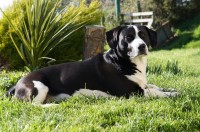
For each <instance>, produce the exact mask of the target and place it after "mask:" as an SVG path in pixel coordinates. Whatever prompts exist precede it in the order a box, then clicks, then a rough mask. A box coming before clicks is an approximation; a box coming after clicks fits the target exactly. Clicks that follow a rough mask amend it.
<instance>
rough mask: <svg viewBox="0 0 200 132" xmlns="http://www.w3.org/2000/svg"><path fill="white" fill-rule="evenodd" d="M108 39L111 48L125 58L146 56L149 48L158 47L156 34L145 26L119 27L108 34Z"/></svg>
mask: <svg viewBox="0 0 200 132" xmlns="http://www.w3.org/2000/svg"><path fill="white" fill-rule="evenodd" d="M106 39H107V42H108V45H109V46H110V48H111V49H114V50H116V52H117V54H118V55H119V56H121V57H123V58H134V57H136V56H145V55H147V54H148V47H149V46H151V47H152V48H155V47H156V45H157V34H156V32H155V31H153V30H151V29H149V28H147V27H145V26H136V25H129V26H119V27H116V28H114V29H112V30H110V31H108V32H106Z"/></svg>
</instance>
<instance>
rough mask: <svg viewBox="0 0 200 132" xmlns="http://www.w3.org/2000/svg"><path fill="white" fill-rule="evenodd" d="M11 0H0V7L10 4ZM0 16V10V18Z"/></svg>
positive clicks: (3, 7) (0, 14)
mask: <svg viewBox="0 0 200 132" xmlns="http://www.w3.org/2000/svg"><path fill="white" fill-rule="evenodd" d="M12 2H13V0H0V8H1V9H3V10H4V9H5V8H6V7H7V6H9V5H11V4H12ZM1 17H2V12H1V11H0V18H1Z"/></svg>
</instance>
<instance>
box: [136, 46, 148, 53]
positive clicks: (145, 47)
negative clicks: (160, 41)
mask: <svg viewBox="0 0 200 132" xmlns="http://www.w3.org/2000/svg"><path fill="white" fill-rule="evenodd" d="M138 49H139V55H147V52H148V51H147V46H146V45H145V44H141V45H140V46H139V47H138Z"/></svg>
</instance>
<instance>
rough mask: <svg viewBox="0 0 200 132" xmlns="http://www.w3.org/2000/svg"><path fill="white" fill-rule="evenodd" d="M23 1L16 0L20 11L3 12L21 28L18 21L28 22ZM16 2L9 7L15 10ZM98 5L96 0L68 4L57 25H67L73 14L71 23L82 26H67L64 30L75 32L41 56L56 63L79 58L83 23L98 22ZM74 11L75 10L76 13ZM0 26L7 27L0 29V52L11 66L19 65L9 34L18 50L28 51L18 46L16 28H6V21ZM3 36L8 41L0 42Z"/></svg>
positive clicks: (100, 13)
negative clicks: (87, 3)
mask: <svg viewBox="0 0 200 132" xmlns="http://www.w3.org/2000/svg"><path fill="white" fill-rule="evenodd" d="M23 1H24V0H19V1H18V3H20V4H21V5H22V6H21V5H19V4H18V7H19V6H20V7H21V10H20V9H19V11H20V12H19V11H18V10H17V11H16V13H15V12H12V11H11V12H10V11H7V10H9V9H7V10H6V11H5V14H6V15H7V16H8V18H9V20H11V22H12V23H13V20H14V23H16V24H19V25H18V27H22V28H24V27H23V23H22V22H20V21H21V20H23V19H24V21H25V24H27V22H28V21H26V19H27V16H26V12H25V11H24V10H25V9H24V8H23V4H24V3H23ZM32 1H34V0H32ZM35 1H37V0H35ZM53 2H55V1H53ZM16 4H17V3H14V4H13V6H12V7H10V9H11V8H12V9H14V10H15V8H16V7H17V6H16ZM52 5H54V4H52ZM100 6H101V4H100V2H99V1H97V0H95V1H93V2H92V3H91V4H90V5H89V6H87V5H86V4H85V3H84V1H83V0H82V1H81V2H80V4H79V6H68V7H67V8H66V11H64V14H62V15H61V16H60V17H63V18H65V19H62V20H60V22H59V23H60V24H59V25H63V26H64V25H67V23H66V22H67V21H70V20H71V19H72V18H70V17H68V16H70V15H71V16H73V15H74V19H73V20H74V22H73V23H71V24H74V23H75V24H76V25H77V27H76V29H79V27H82V28H80V29H79V30H77V31H76V30H73V29H70V28H71V27H73V26H69V28H67V29H66V30H68V29H69V30H72V31H75V32H74V33H73V34H72V35H71V36H70V37H67V39H66V38H65V39H64V41H62V43H61V44H60V45H58V47H56V48H55V50H52V52H51V53H50V54H47V56H42V57H50V58H55V59H56V60H58V61H57V62H56V63H60V62H61V61H69V60H79V59H80V58H81V53H82V44H83V38H84V31H83V29H84V25H91V24H98V23H100V20H101V17H102V12H101V10H99V7H100ZM17 9H18V8H17ZM57 10H61V9H60V8H59V9H57ZM74 12H76V14H75V13H74ZM10 14H14V15H13V17H10ZM17 14H21V16H20V15H17ZM19 17H21V18H20V19H18V18H19ZM1 21H6V20H5V16H4V17H3V19H2V20H1ZM2 24H7V25H6V26H2ZM10 24H11V23H10ZM78 25H79V27H78ZM1 27H7V29H6V28H3V29H2V30H1V29H0V32H1V33H0V34H2V35H1V38H3V39H1V40H0V41H1V44H0V45H1V46H0V52H1V54H3V57H4V58H5V59H6V60H8V61H9V63H10V64H11V65H12V67H17V66H20V65H21V64H22V63H21V60H20V59H19V55H17V53H16V50H14V46H13V44H12V42H11V39H10V37H9V34H10V33H12V36H13V40H14V41H15V43H16V45H17V47H18V50H22V49H23V50H22V52H25V53H28V52H27V51H24V48H22V49H21V48H20V46H19V45H20V43H21V41H20V40H19V39H18V37H19V36H16V35H15V32H16V30H14V31H13V30H11V29H9V28H8V27H9V24H8V22H7V23H6V22H5V23H1V26H0V28H1ZM24 33H25V32H24ZM5 36H6V37H5ZM24 36H25V35H24ZM5 38H7V39H8V42H6V43H2V42H3V41H4V40H5ZM7 47H10V48H7ZM53 47H54V46H53ZM9 49H11V50H12V51H11V52H12V56H15V57H17V59H13V58H12V57H11V55H10V54H7V53H8V52H7V51H9ZM31 53H32V52H31ZM70 53H73V54H70ZM28 54H29V53H28ZM23 58H25V59H27V58H28V57H27V56H26V57H23ZM36 59H41V58H36ZM15 61H16V62H15ZM46 62H47V61H44V62H43V63H42V64H41V65H40V64H39V65H38V66H34V67H33V69H35V68H37V67H41V66H44V65H46V64H45V63H46ZM26 64H28V63H27V62H26ZM31 69H32V68H31Z"/></svg>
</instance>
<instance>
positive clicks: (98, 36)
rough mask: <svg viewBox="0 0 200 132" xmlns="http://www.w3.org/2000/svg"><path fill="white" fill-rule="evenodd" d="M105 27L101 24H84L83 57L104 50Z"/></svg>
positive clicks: (85, 57)
mask: <svg viewBox="0 0 200 132" xmlns="http://www.w3.org/2000/svg"><path fill="white" fill-rule="evenodd" d="M104 42H105V28H104V27H103V26H86V28H85V42H84V46H83V59H87V58H90V57H92V56H95V55H97V54H98V53H103V52H104Z"/></svg>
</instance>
